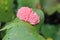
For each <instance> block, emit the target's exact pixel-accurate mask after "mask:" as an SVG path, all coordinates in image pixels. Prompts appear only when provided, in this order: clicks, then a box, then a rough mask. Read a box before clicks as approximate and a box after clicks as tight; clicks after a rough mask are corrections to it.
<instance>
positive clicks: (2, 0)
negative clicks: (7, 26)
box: [0, 0, 15, 22]
mask: <svg viewBox="0 0 60 40" xmlns="http://www.w3.org/2000/svg"><path fill="white" fill-rule="evenodd" d="M14 17H15V16H14V12H13V0H0V21H3V22H9V21H11V20H12V19H14Z"/></svg>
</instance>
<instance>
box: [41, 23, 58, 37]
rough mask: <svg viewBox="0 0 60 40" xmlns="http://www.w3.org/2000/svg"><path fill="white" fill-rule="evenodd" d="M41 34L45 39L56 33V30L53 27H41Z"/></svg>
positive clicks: (46, 25) (47, 25)
mask: <svg viewBox="0 0 60 40" xmlns="http://www.w3.org/2000/svg"><path fill="white" fill-rule="evenodd" d="M41 31H42V34H43V35H44V36H45V37H46V38H47V37H52V35H53V34H55V33H56V32H57V29H56V27H55V26H54V25H49V24H45V25H43V26H42V27H41Z"/></svg>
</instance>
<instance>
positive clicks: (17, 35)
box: [2, 18, 45, 40]
mask: <svg viewBox="0 0 60 40" xmlns="http://www.w3.org/2000/svg"><path fill="white" fill-rule="evenodd" d="M12 23H13V24H12ZM12 23H10V24H9V26H7V27H11V28H10V29H8V30H7V31H6V35H5V36H4V38H3V39H2V40H45V39H44V38H43V37H42V36H41V35H39V33H38V32H37V31H36V29H35V27H34V26H32V25H31V24H29V23H27V22H24V21H22V20H19V19H18V18H16V19H15V20H14V21H13V22H12ZM5 27H6V26H5ZM36 28H37V27H36Z"/></svg>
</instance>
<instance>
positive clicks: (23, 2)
mask: <svg viewBox="0 0 60 40" xmlns="http://www.w3.org/2000/svg"><path fill="white" fill-rule="evenodd" d="M17 2H18V8H20V7H23V6H27V7H31V8H36V7H37V5H38V6H39V5H40V3H39V2H40V0H17Z"/></svg>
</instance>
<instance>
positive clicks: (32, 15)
mask: <svg viewBox="0 0 60 40" xmlns="http://www.w3.org/2000/svg"><path fill="white" fill-rule="evenodd" d="M17 17H18V18H19V19H20V20H23V21H26V22H29V23H30V24H32V25H36V24H38V23H39V22H40V16H39V15H38V14H37V13H36V12H34V11H33V9H32V8H29V7H21V8H20V9H18V12H17Z"/></svg>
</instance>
